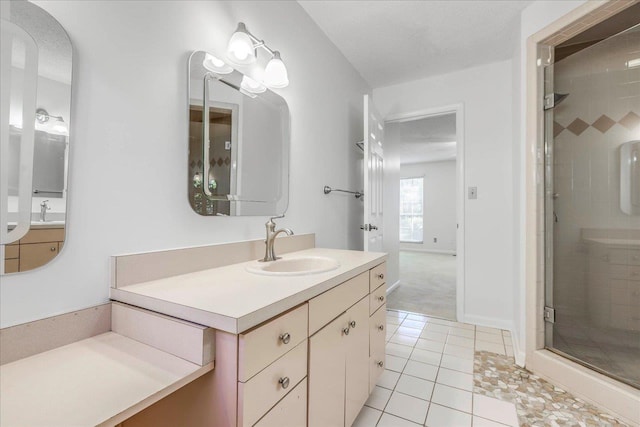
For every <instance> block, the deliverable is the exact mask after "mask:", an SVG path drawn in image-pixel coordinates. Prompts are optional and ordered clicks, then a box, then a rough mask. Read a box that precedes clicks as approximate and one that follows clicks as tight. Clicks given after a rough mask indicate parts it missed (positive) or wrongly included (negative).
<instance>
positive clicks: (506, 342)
mask: <svg viewBox="0 0 640 427" xmlns="http://www.w3.org/2000/svg"><path fill="white" fill-rule="evenodd" d="M502 338H503V339H504V345H511V346H513V341H512V340H511V337H507V336H504V335H503V336H502Z"/></svg>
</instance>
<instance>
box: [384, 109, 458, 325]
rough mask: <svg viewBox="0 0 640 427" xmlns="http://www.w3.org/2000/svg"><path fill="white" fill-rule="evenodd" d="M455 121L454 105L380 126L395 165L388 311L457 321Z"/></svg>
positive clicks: (402, 117) (456, 135) (456, 118)
mask: <svg viewBox="0 0 640 427" xmlns="http://www.w3.org/2000/svg"><path fill="white" fill-rule="evenodd" d="M461 114H462V107H461V106H455V107H445V108H441V109H435V110H430V111H423V112H418V113H414V114H407V115H403V116H401V117H393V118H390V119H388V120H387V122H386V133H385V134H386V139H387V143H388V144H393V145H394V147H395V149H396V152H397V154H398V157H399V160H400V173H399V182H398V183H397V188H398V190H397V191H398V192H399V201H400V203H399V206H398V208H397V209H398V217H399V224H398V227H399V234H398V235H399V242H398V247H399V273H400V274H399V279H400V280H399V282H398V285H397V286H395V287H394V289H392V291H391V292H390V293H389V295H388V298H387V306H388V307H389V308H390V309H395V310H403V311H409V312H414V313H420V314H426V315H429V316H433V317H439V318H443V319H448V320H454V321H455V320H458V319H462V310H463V307H462V302H463V301H464V299H463V292H464V289H463V283H464V282H463V256H462V253H463V251H462V249H463V242H464V241H463V231H462V227H461V226H462V214H463V210H462V203H463V200H464V199H463V198H462V194H463V190H462V188H463V179H462V170H463V169H462V160H463V159H462V153H463V151H462V121H461ZM394 185H395V184H394Z"/></svg>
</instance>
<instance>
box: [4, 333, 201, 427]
mask: <svg viewBox="0 0 640 427" xmlns="http://www.w3.org/2000/svg"><path fill="white" fill-rule="evenodd" d="M212 369H213V363H209V364H207V365H205V366H199V365H197V364H194V363H191V362H188V361H186V360H184V359H181V358H179V357H176V356H173V355H171V354H169V353H166V352H163V351H161V350H158V349H155V348H153V347H150V346H148V345H145V344H142V343H140V342H137V341H134V340H132V339H130V338H126V337H124V336H122V335H118V334H116V333H114V332H107V333H104V334H101V335H97V336H94V337H92V338H88V339H85V340H82V341H78V342H75V343H73V344H69V345H66V346H63V347H59V348H56V349H54V350H50V351H47V352H44V353H40V354H36V355H34V356H31V357H27V358H24V359H20V360H17V361H15V362H12V363H7V364H5V365H2V366H0V396H2V398H1V399H0V425H2V426H3V427H13V426H30V427H36V426H47V427H54V426H64V427H68V426H114V425H117V424H119V423H121V422H122V421H124V420H126V419H128V418H130V417H131V416H133V415H134V414H136V413H138V412H140V411H142V410H143V409H145V408H147V407H148V406H150V405H152V404H153V403H155V402H157V401H159V400H160V399H162V398H163V397H166V396H168V395H169V394H171V393H173V392H174V391H176V390H178V389H180V388H181V387H183V386H185V385H187V384H189V383H190V382H192V381H194V380H195V379H197V378H198V377H200V376H202V375H204V374H206V373H207V372H209V371H211V370H212Z"/></svg>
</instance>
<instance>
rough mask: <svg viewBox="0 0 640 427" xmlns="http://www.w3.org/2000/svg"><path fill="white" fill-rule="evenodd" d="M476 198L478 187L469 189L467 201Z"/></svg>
mask: <svg viewBox="0 0 640 427" xmlns="http://www.w3.org/2000/svg"><path fill="white" fill-rule="evenodd" d="M477 198H478V187H469V199H477Z"/></svg>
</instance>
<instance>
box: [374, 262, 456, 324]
mask: <svg viewBox="0 0 640 427" xmlns="http://www.w3.org/2000/svg"><path fill="white" fill-rule="evenodd" d="M387 308H388V309H390V310H403V311H411V312H414V313H423V314H427V315H430V316H434V317H440V318H444V319H450V320H456V257H455V256H452V255H445V254H433V253H427V252H409V251H400V285H399V286H398V287H396V288H395V289H394V290H393V291H392V292H391V294H389V296H388V297H387Z"/></svg>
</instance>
